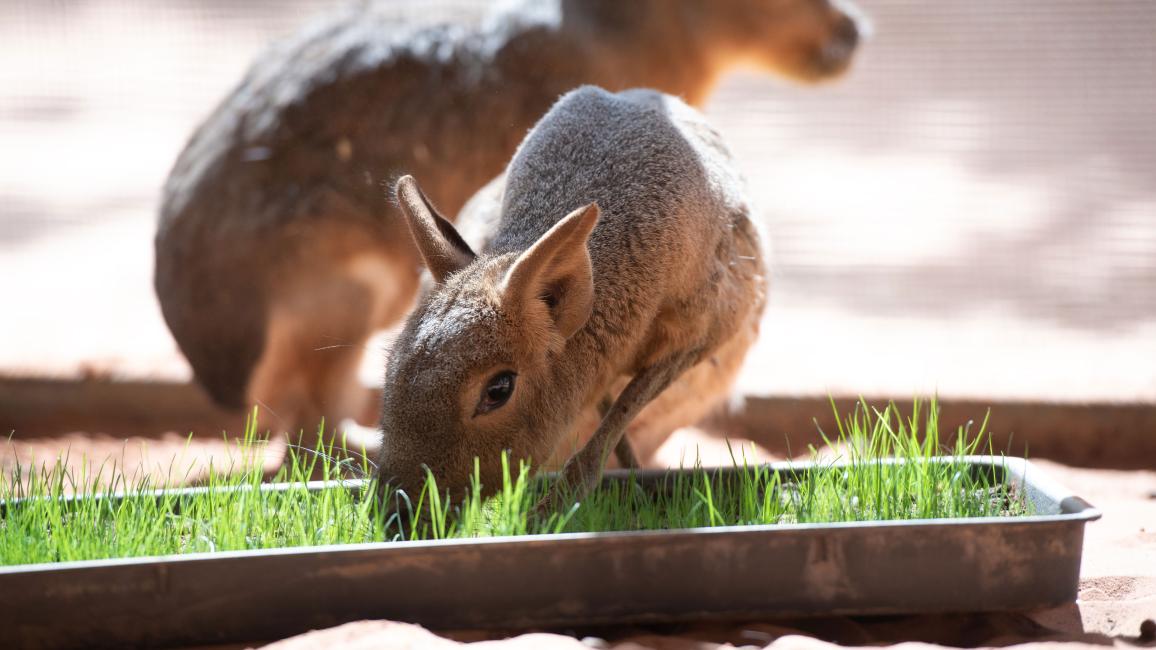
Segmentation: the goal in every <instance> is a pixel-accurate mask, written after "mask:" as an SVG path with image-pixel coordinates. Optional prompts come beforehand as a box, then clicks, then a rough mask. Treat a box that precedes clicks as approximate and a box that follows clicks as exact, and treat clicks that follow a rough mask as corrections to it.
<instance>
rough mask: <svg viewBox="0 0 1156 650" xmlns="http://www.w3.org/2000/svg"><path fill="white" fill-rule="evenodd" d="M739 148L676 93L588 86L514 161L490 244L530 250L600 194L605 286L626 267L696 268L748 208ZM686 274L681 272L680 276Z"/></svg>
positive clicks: (599, 248) (596, 237)
mask: <svg viewBox="0 0 1156 650" xmlns="http://www.w3.org/2000/svg"><path fill="white" fill-rule="evenodd" d="M732 167H733V166H732V165H731V164H730V154H729V152H727V150H726V148H725V146H724V145H723V144H722V142H721V139H720V138H719V136H718V134H717V133H716V132H715V131H714V130H713V129H712V128H711V127H710V126H709V125H707V124H706V122H705V121H704V120H703V119H702V117H701V116H700V114H699V113H698V112H697V111H695V110H694V109H692V108H690V107H689V106H687V105H686V104H684V103H683V102H682V101H681V100H678V99H677V98H674V97H672V96H670V95H664V94H662V93H658V92H655V91H652V90H643V89H633V90H628V91H623V92H620V93H609V92H607V91H605V90H602V89H601V88H597V87H594V86H583V87H581V88H578V89H576V90H573V91H571V92H569V93H567V94H566V95H564V96H563V97H562V98H561V99H560V100H559V101H558V102H557V103H556V104H555V105H554V107H553V108H552V109H551V110H550V112H549V113H547V114H546V116H545V117H543V118H542V120H541V121H540V122H539V123H538V125H537V126H535V127H534V129H533V130H532V131H531V133H530V135H529V136H527V138H526V140H525V141H524V142H523V144H522V146H521V147H520V148H519V149H518V152H517V154H516V155H515V156H514V159H513V160H512V161H511V163H510V167H509V169H508V176H507V181H506V182H507V184H506V190H505V195H504V199H503V205H502V218H501V221H500V223H499V225H498V227H497V230H496V232H495V234H494V237H493V240H492V242H491V244H490V250H489V252H491V253H495V254H501V253H505V252H510V251H515V250H522V249H524V248H525V247H526V246H528V245H529V244H531V243H533V241H534V240H536V239H537V238H538V237H540V236H541V235H542V234H543V233H545V232H546V231H547V230H549V228H550V227H551V226H552V225H553V224H554V223H555V222H556V221H557V220H558V219H559V217H560V216H561V215H565V214H567V213H568V212H569V211H570V210H573V209H575V208H577V207H579V206H581V205H584V204H586V203H590V202H593V201H597V202H598V205H599V207H600V208H601V210H602V217H601V219H600V221H599V224H598V226H597V227H596V228H595V230H594V233H593V234H592V235H591V237H590V244H589V246H590V255H591V258H592V261H593V266H594V268H595V269H596V270H595V282H596V284H598V285H599V287H600V289H604V288H605V287H604V285H606V284H607V283H615V282H618V281H620V279H621V277H620V276H623V275H625V274H629V275H632V276H639V275H642V274H660V273H667V272H669V271H671V270H672V267H673V266H678V267H679V268H680V269H687V268H691V269H693V268H694V267H695V265H700V266H701V264H702V263H703V261H704V260H703V258H704V255H709V254H710V253H711V252H713V248H714V246H713V244H714V243H716V242H717V241H718V240H719V238H720V237H723V236H725V235H726V231H727V230H728V228H729V226H728V224H729V221H730V220H729V217H728V215H729V214H730V213H732V212H733V211H734V210H742V209H745V201H744V198H743V193H744V190H743V183H742V180H741V178H740V177H739V176H738V175H737V174H736V173H735V172H733V171H732ZM676 275H677V274H676Z"/></svg>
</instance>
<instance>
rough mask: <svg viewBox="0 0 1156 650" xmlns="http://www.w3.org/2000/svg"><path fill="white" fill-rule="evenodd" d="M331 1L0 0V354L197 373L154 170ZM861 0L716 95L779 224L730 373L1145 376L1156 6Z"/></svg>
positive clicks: (797, 386)
mask: <svg viewBox="0 0 1156 650" xmlns="http://www.w3.org/2000/svg"><path fill="white" fill-rule="evenodd" d="M340 4H342V3H341V2H339V1H338V0H285V1H277V2H273V1H271V0H261V1H255V2H226V1H224V0H210V1H194V0H163V1H157V2H149V3H138V2H130V1H128V0H88V1H87V2H62V1H61V2H53V1H39V0H37V1H34V0H16V1H13V0H7V1H6V2H4V3H3V5H0V7H2V9H0V11H2V14H3V18H2V19H0V305H2V306H3V309H4V311H5V312H6V313H7V315H6V316H5V317H4V318H3V319H2V321H0V371H3V372H10V373H11V372H24V373H29V372H31V373H66V374H67V373H72V372H75V371H76V370H77V369H79V368H82V367H86V366H88V367H96V368H98V369H103V370H107V371H109V372H112V373H114V374H122V375H129V376H161V377H180V376H187V373H188V371H187V369H186V368H185V366H184V364H183V362H182V361H181V359H180V357H179V354H178V353H177V352H176V350H175V347H174V346H173V344H172V342H171V341H170V340H169V338H168V335H167V332H166V330H165V328H164V325H163V323H162V322H161V320H160V318H159V314H158V312H157V309H156V306H155V301H154V299H153V297H152V293H151V291H152V289H151V280H150V274H151V265H152V258H151V255H152V248H151V241H150V240H151V236H152V227H153V222H154V210H155V205H156V200H157V193H158V189H159V187H160V185H161V184H162V183H163V181H164V178H165V176H166V174H167V172H168V170H169V168H170V166H171V164H172V161H173V159H174V158H175V156H176V154H177V153H178V151H179V150H180V147H181V145H182V143H183V141H184V139H185V138H186V137H187V135H188V134H189V132H190V131H191V130H192V128H193V127H194V126H195V125H196V124H197V123H198V122H199V120H200V119H202V118H203V117H204V116H205V115H206V114H207V113H208V111H210V110H211V109H212V107H213V106H214V105H215V103H216V102H217V101H219V100H220V98H221V97H222V96H223V95H224V94H225V93H226V92H227V91H228V90H229V88H230V87H232V85H233V84H235V83H236V82H237V80H238V79H239V78H240V76H241V75H242V73H243V72H244V69H245V67H246V65H247V64H248V63H249V61H250V60H251V59H252V57H253V56H255V55H256V53H257V52H259V51H260V50H261V49H262V48H263V47H265V46H266V45H267V44H268V43H269V42H270V41H271V40H272V39H276V38H278V37H280V36H283V35H285V34H287V33H290V32H291V31H292V30H293V29H295V28H297V27H298V26H300V25H302V24H304V23H305V22H307V21H308V20H310V19H311V17H313V16H316V15H318V14H321V13H324V12H328V11H332V10H334V9H335V8H336V7H338V6H339V5H340ZM861 4H862V6H863V8H864V10H865V12H866V13H867V14H869V15H870V16H871V18H872V20H873V23H874V25H875V37H874V38H873V39H872V40H871V41H870V42H869V43H867V44H866V45H865V46H864V48H863V52H862V54H861V57H860V59H859V60H858V62H857V65H856V66H855V67H854V69H853V70H852V72H851V74H850V75H849V76H848V77H847V78H846V79H844V80H842V81H840V82H838V83H835V84H830V85H825V86H822V87H814V88H805V87H797V86H794V85H791V84H788V83H786V82H782V81H777V80H775V79H771V78H768V77H766V76H765V75H762V74H757V73H753V72H752V73H743V74H740V75H736V76H733V77H730V78H728V79H727V80H725V81H724V83H723V85H722V86H721V87H720V88H719V91H718V92H717V93H716V94H715V96H714V97H713V98H712V99H711V100H710V102H709V103H708V105H707V112H708V115H709V116H710V118H711V119H712V121H713V122H714V123H715V124H716V125H717V126H718V127H719V128H720V129H721V130H722V131H723V133H724V135H725V136H726V137H727V138H728V140H729V141H730V142H731V143H732V146H733V147H734V149H735V151H736V154H737V156H738V158H739V160H740V162H741V164H742V167H743V171H744V173H745V174H746V176H747V177H748V179H749V181H750V185H751V188H752V191H753V194H754V196H755V198H756V200H757V204H758V206H759V209H760V210H761V214H762V215H763V216H764V217H765V221H766V224H767V226H768V232H769V233H770V235H771V239H772V249H773V260H774V262H773V268H774V279H773V286H772V302H771V307H770V309H769V311H768V314H767V320H766V325H765V327H764V333H763V340H762V341H761V342H760V344H759V347H758V349H757V350H756V351H755V353H754V354H753V356H752V358H751V361H750V363H749V364H748V369H747V372H746V373H745V375H744V379H743V387H744V388H745V389H748V390H755V391H762V392H787V393H791V392H826V391H836V392H852V393H864V392H866V393H876V394H878V393H894V394H901V395H902V394H910V393H911V392H914V391H926V390H940V391H941V392H944V393H950V394H966V395H980V396H1021V395H1031V396H1038V397H1054V398H1066V399H1146V400H1154V399H1156V120H1154V119H1153V117H1154V116H1156V83H1154V82H1156V41H1154V40H1153V39H1152V34H1153V33H1156V3H1152V2H1150V1H1148V0H1106V1H1103V2H1095V3H1092V2H1086V1H1077V0H1014V1H1008V0H942V1H940V2H936V3H932V4H928V3H921V2H914V1H912V0H862V2H861ZM375 7H376V9H377V10H378V11H383V12H387V13H388V14H389V15H391V16H396V19H397V20H398V21H399V22H402V21H405V22H412V21H428V22H431V23H433V22H441V21H456V22H464V23H474V22H476V21H477V20H479V18H480V16H481V15H482V14H483V12H484V11H486V10H487V9H489V8H490V7H489V6H488V5H487V4H486V3H482V2H476V1H475V2H466V1H461V2H451V1H444V0H443V1H435V2H426V1H422V0H401V1H396V2H379V3H377V4H376V5H375ZM379 362H380V360H379V359H378V360H375V361H372V362H367V363H368V364H369V365H371V366H372V365H373V364H374V363H379ZM370 374H371V375H372V374H374V373H370Z"/></svg>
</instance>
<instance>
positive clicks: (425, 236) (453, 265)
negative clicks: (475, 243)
mask: <svg viewBox="0 0 1156 650" xmlns="http://www.w3.org/2000/svg"><path fill="white" fill-rule="evenodd" d="M397 202H398V203H399V204H401V211H402V213H404V214H405V220H406V222H408V223H409V232H410V233H411V234H412V235H413V241H414V243H416V244H417V248H418V250H419V251H421V257H422V260H424V261H425V265H426V268H428V269H429V272H430V274H431V275H433V277H434V280H437V282H438V284H441V283H442V282H445V279H446V278H447V277H449V276H450V274H451V273H454V272H455V271H460V270H462V269H464V268H465V267H466V266H468V265H469V263H470V262H472V261H474V258H475V257H477V256H476V255H474V251H472V250H470V247H469V245H468V244H466V242H465V240H463V239H462V236H461V235H459V234H458V231H457V230H455V229H454V226H453V224H451V223H450V222H449V221H447V220H446V219H445V217H443V216H441V215H440V214H438V211H437V208H435V207H434V206H433V204H432V203H430V200H429V199H428V198H427V197H426V195H425V192H422V191H421V188H420V187H418V184H417V181H416V180H414V178H413V176H402V177H401V178H399V179H397Z"/></svg>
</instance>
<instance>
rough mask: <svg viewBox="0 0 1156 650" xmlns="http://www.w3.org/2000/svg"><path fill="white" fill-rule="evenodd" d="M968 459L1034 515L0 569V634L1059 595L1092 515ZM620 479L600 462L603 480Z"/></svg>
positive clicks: (671, 614) (1035, 600)
mask: <svg viewBox="0 0 1156 650" xmlns="http://www.w3.org/2000/svg"><path fill="white" fill-rule="evenodd" d="M969 462H970V463H971V464H972V465H973V466H974V467H975V468H976V470H977V471H979V470H983V471H995V472H999V473H1002V475H1003V478H1004V480H1005V481H1009V482H1014V483H1015V484H1016V485H1017V487H1018V488H1019V489H1020V490H1021V494H1023V495H1024V496H1025V497H1026V498H1027V499H1028V500H1030V501H1031V502H1032V504H1033V505H1034V508H1035V513H1036V514H1034V515H1032V516H1027V517H1014V518H1013V517H1000V518H984V519H934V520H916V521H901V522H856V523H839V524H790V525H773V526H737V527H725V528H698V529H686V530H669V531H654V532H650V531H647V532H622V533H578V534H564V535H542V536H536V537H518V538H489V539H477V540H464V541H463V540H451V541H431V542H392V543H373V544H351V545H344V546H323V547H305V548H289V549H276V550H268V551H237V552H222V553H211V554H210V553H201V554H191V555H183V556H166V557H156V558H135V559H122V560H102V561H90V562H68V563H59V564H41V565H23V566H8V567H0V647H5V648H9V647H11V648H15V647H21V648H62V647H82V646H87V647H101V646H105V647H109V646H116V647H125V646H145V645H147V646H165V645H169V646H172V645H193V644H207V643H224V642H238V641H259V640H269V639H278V638H283V637H286V636H290V635H292V634H296V633H299V632H303V631H306V630H309V629H316V628H321V627H327V626H332V625H336V624H339V623H342V622H346V621H354V620H360V619H374V618H380V619H390V620H399V621H411V622H416V623H420V624H422V625H425V626H427V627H431V628H434V629H439V628H440V629H462V628H505V629H510V628H544V627H545V628H548V627H562V626H578V625H581V626H586V625H600V624H617V623H646V622H665V621H689V620H708V619H765V618H776V617H788V616H789V617H795V616H807V615H833V614H845V615H851V614H854V615H870V614H900V613H923V612H947V611H959V612H977V611H994V610H1026V609H1033V608H1041V607H1050V606H1055V605H1059V604H1063V603H1068V602H1072V601H1074V600H1075V597H1076V590H1077V583H1078V580H1079V574H1080V555H1081V550H1082V547H1083V534H1084V524H1085V523H1086V522H1088V521H1091V520H1094V519H1097V518H1099V516H1100V513H1099V512H1098V511H1097V510H1095V509H1094V508H1093V507H1092V506H1091V505H1089V504H1088V503H1087V502H1086V501H1084V500H1083V499H1080V498H1079V497H1077V496H1075V495H1073V494H1071V493H1070V492H1068V491H1067V490H1065V489H1064V488H1062V487H1060V486H1059V485H1057V484H1055V483H1053V482H1052V481H1050V480H1048V478H1047V477H1046V476H1044V475H1043V474H1042V473H1041V472H1040V471H1039V470H1038V469H1036V468H1034V467H1033V466H1032V465H1031V464H1030V463H1028V462H1027V461H1024V460H1022V459H1014V458H1007V459H1004V458H993V457H986V456H976V457H972V458H970V459H969ZM773 467H774V468H775V469H776V470H777V471H783V472H793V473H798V472H805V471H810V469H811V466H809V465H808V464H800V463H794V464H776V465H774V466H773ZM719 471H721V472H726V471H727V470H719ZM661 474H662V473H660V472H646V473H643V478H644V479H645V480H646V481H653V480H657V477H658V476H661ZM997 475H998V474H997ZM623 477H625V474H624V473H622V472H608V474H607V479H606V480H621V479H622V478H623ZM317 487H318V488H319V489H347V487H343V486H342V485H336V486H329V487H328V488H325V486H317ZM267 489H280V488H278V486H269V487H268V488H267ZM108 498H116V496H115V495H110V497H108Z"/></svg>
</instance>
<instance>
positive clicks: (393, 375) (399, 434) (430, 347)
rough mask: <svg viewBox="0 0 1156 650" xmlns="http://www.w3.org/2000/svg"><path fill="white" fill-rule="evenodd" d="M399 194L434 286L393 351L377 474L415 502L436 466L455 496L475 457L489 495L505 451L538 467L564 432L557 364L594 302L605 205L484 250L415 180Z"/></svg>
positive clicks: (399, 188)
mask: <svg viewBox="0 0 1156 650" xmlns="http://www.w3.org/2000/svg"><path fill="white" fill-rule="evenodd" d="M397 198H398V202H399V203H400V205H401V209H402V212H403V213H404V214H405V217H406V219H407V221H408V223H409V226H410V231H411V232H412V234H413V237H414V241H415V243H416V244H417V247H418V249H419V250H420V252H421V256H422V259H423V260H424V262H425V264H426V267H427V268H428V269H429V272H430V274H431V276H432V278H433V280H434V282H435V285H434V287H433V288H432V290H430V291H429V292H427V293H426V295H425V296H424V297H423V298H422V300H421V302H420V304H419V305H418V306H417V307H416V308H415V309H414V311H413V312H412V313H411V314H410V316H409V318H408V320H407V321H406V324H405V327H404V329H403V330H402V332H401V334H400V335H399V336H398V338H397V339H396V340H395V342H394V344H393V348H392V350H391V352H390V354H389V361H388V365H387V369H386V376H385V386H384V390H383V405H382V417H381V429H382V447H381V453H380V456H379V458H378V475H379V477H380V479H381V480H383V481H388V482H390V484H391V485H393V486H395V487H398V488H401V489H403V490H405V491H406V492H407V493H408V494H410V495H411V497H413V498H416V495H417V493H418V492H420V490H421V485H422V481H423V480H424V479H425V474H426V470H427V468H428V470H429V471H431V472H432V473H433V474H434V476H435V477H436V478H437V481H438V486H439V488H441V489H443V490H445V489H447V488H448V489H450V490H451V492H453V493H454V494H455V495H459V494H460V493H461V491H463V490H464V489H465V488H466V487H467V486H468V485H469V479H470V474H471V472H472V471H473V467H474V458H475V457H476V458H477V459H478V462H479V466H480V469H481V480H482V484H483V486H484V487H485V488H486V489H487V491H488V490H492V489H494V488H496V487H498V486H499V485H500V480H501V478H500V477H501V453H502V452H503V451H506V452H508V453H509V456H510V458H511V461H512V463H513V465H514V467H517V461H518V460H519V459H527V460H531V461H539V462H542V461H545V460H546V458H547V457H549V456H550V454H551V452H552V451H553V447H554V445H555V444H556V442H557V439H558V437H560V436H561V435H562V434H563V433H565V431H564V428H565V426H566V425H567V424H568V422H566V421H565V418H566V417H567V416H566V415H565V414H566V413H569V412H571V411H572V409H569V408H567V407H568V404H566V402H567V401H568V400H572V399H575V398H574V397H573V396H570V395H567V394H565V393H564V392H563V391H561V390H560V389H559V388H558V386H559V382H558V381H557V379H558V377H557V373H558V372H562V371H563V370H562V369H561V366H560V364H557V363H555V361H556V359H557V358H558V355H560V354H561V352H562V350H563V349H564V348H565V346H566V342H567V340H569V339H570V338H571V337H572V336H574V335H575V334H576V333H578V332H579V331H580V330H581V329H583V328H584V327H585V326H586V322H587V320H588V319H589V317H590V313H591V311H592V309H593V304H594V285H593V278H592V271H591V265H590V254H589V252H588V250H587V239H588V237H589V235H590V232H591V231H592V230H593V228H594V225H595V224H596V223H597V221H598V214H599V213H598V206H597V205H595V204H591V205H587V206H585V207H583V208H579V209H578V210H575V211H574V212H572V213H570V214H569V215H567V216H566V217H565V218H563V219H562V220H561V221H559V222H558V223H557V224H556V225H555V226H554V227H553V228H552V229H550V231H549V232H547V233H546V234H544V235H543V236H542V237H541V238H539V239H538V241H537V242H536V243H535V244H534V245H533V246H531V247H530V248H529V249H527V250H525V251H523V252H521V253H509V254H505V255H496V256H478V255H476V254H475V253H474V252H473V251H472V250H470V247H469V246H468V245H467V244H466V243H465V241H464V240H463V239H462V238H461V236H460V235H459V234H458V232H457V231H456V230H455V229H454V227H453V225H452V224H450V222H449V221H447V220H446V219H444V218H443V217H442V216H441V215H440V214H438V212H437V210H436V209H435V208H434V206H433V205H432V204H431V203H430V201H429V200H428V199H427V198H426V197H425V195H424V194H423V193H422V191H421V189H420V188H419V187H418V185H417V182H416V181H414V180H413V178H412V177H408V176H406V177H403V178H402V179H401V180H399V181H398V183H397ZM563 383H564V382H563Z"/></svg>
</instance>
